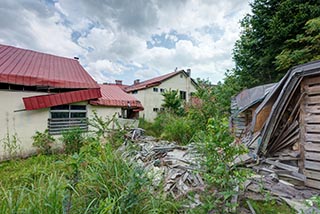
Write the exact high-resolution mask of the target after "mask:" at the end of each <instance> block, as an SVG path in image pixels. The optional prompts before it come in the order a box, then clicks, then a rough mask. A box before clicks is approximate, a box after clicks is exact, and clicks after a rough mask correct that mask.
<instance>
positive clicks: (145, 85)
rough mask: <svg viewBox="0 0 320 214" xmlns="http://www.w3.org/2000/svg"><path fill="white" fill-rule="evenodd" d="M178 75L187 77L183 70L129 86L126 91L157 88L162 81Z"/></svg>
mask: <svg viewBox="0 0 320 214" xmlns="http://www.w3.org/2000/svg"><path fill="white" fill-rule="evenodd" d="M178 74H184V75H186V76H189V75H188V74H187V72H185V71H184V70H180V71H174V72H171V73H168V74H165V75H162V76H159V77H155V78H152V79H149V80H146V81H143V82H140V83H138V84H134V85H131V86H129V87H127V88H126V91H127V92H131V91H135V90H141V89H146V88H150V87H153V86H157V85H160V84H161V83H162V82H163V81H165V80H167V79H169V78H171V77H174V76H176V75H178ZM191 81H192V83H193V84H195V85H196V83H195V81H194V80H193V79H191Z"/></svg>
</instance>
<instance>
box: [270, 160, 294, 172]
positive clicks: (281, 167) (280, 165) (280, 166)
mask: <svg viewBox="0 0 320 214" xmlns="http://www.w3.org/2000/svg"><path fill="white" fill-rule="evenodd" d="M266 163H268V164H271V165H274V166H276V167H278V168H280V169H285V170H289V171H293V172H298V171H299V168H298V167H295V166H291V165H287V164H284V163H280V162H276V161H272V160H269V159H266Z"/></svg>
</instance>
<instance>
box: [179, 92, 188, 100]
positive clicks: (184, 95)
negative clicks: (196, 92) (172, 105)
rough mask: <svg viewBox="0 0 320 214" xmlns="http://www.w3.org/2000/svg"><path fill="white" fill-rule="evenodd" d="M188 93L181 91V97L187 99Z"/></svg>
mask: <svg viewBox="0 0 320 214" xmlns="http://www.w3.org/2000/svg"><path fill="white" fill-rule="evenodd" d="M186 95H187V93H186V92H185V91H180V99H182V100H186Z"/></svg>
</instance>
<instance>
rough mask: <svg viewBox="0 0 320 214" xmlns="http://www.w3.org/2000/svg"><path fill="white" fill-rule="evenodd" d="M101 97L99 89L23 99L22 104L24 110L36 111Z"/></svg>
mask: <svg viewBox="0 0 320 214" xmlns="http://www.w3.org/2000/svg"><path fill="white" fill-rule="evenodd" d="M99 97H101V92H100V89H99V88H95V89H87V90H77V91H71V92H64V93H58V94H48V95H40V96H33V97H24V98H23V102H24V106H25V108H26V110H36V109H41V108H48V107H51V106H57V105H64V104H69V103H75V102H80V101H84V100H90V99H96V98H99Z"/></svg>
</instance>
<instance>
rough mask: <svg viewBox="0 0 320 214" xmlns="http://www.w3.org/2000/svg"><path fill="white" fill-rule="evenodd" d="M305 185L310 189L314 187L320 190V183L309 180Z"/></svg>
mask: <svg viewBox="0 0 320 214" xmlns="http://www.w3.org/2000/svg"><path fill="white" fill-rule="evenodd" d="M305 185H306V186H308V187H313V188H316V189H320V181H316V180H311V179H307V180H306V183H305Z"/></svg>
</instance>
